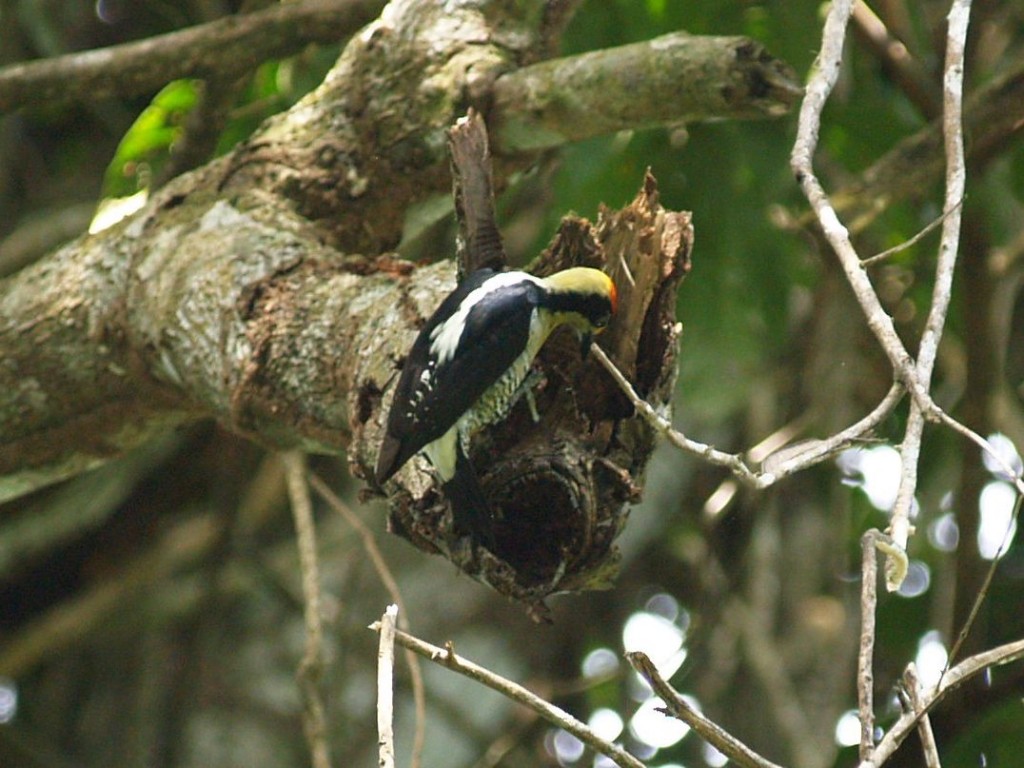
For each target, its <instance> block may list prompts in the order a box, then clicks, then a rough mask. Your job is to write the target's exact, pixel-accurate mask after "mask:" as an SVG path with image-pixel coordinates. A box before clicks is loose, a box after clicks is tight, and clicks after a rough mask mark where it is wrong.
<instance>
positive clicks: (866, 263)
mask: <svg viewBox="0 0 1024 768" xmlns="http://www.w3.org/2000/svg"><path fill="white" fill-rule="evenodd" d="M963 204H964V201H963V198H960V201H959V202H958V203H957V204H956V207H955V208H950V209H949V210H948V211H943V212H942V214H941V215H939V216H937V217H936V218H934V219H932V220H931V221H929V222H928V224H927V225H926V226H925V227H924V229H922V230H921V231H920V232H918V233H917V234H916V235H914V236H913V237H911V238H910V239H909V240H904V241H903V242H902V243H900V244H899V245H894V246H893V247H892V248H886V249H885V250H884V251H880V252H879V253H876V254H875V255H874V256H868V258H866V259H862V260H861V262H860V263H861V266H863V267H870V266H872V265H874V264H877V263H878V262H880V261H884V260H885V259H887V258H889V257H890V256H893V255H895V254H897V253H900V252H901V251H905V250H907V249H908V248H912V247H913V246H915V245H917V244H918V243H919V242H921V240H923V239H924V238H925V237H926V236H927V235H928V234H929V233H930V232H931V231H932V230H934V229H937V228H938V227H939V226H940V225H941V224H942V223H943V222H944V221H945V220H946V218H947V217H948V216H949V214H951V213H952V212H953V211H954V210H957V209H959V208H961V207H962V206H963Z"/></svg>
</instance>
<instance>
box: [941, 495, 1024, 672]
mask: <svg viewBox="0 0 1024 768" xmlns="http://www.w3.org/2000/svg"><path fill="white" fill-rule="evenodd" d="M1018 482H1019V480H1018ZM1022 502H1024V495H1021V494H1020V493H1018V494H1017V500H1016V502H1015V503H1014V505H1013V513H1012V514H1011V515H1010V520H1009V521H1008V522H1007V524H1006V530H1005V531H1004V532H1003V540H1002V541H1001V542H999V549H998V550H997V551H996V555H995V557H993V558H992V562H991V563H989V566H988V570H987V571H986V572H985V579H984V580H983V581H982V583H981V587H979V588H978V594H977V595H975V596H974V602H973V603H972V604H971V612H970V613H969V614H967V620H966V621H965V622H964V625H963V627H961V629H960V632H959V633H958V634H957V637H956V642H954V643H953V647H952V648H950V650H949V657H948V661H947V662H946V665H947V669H946V670H943V672H942V674H943V675H945V674H946V671H947V670H948V665H949V664H952V663H953V662H954V661H955V660H956V657H957V656H958V655H959V654H960V649H961V648H962V647H963V645H964V643H965V642H967V636H968V635H969V634H970V633H971V627H973V626H974V622H975V620H976V619H977V618H978V611H980V610H981V605H982V603H984V602H985V598H986V597H987V596H988V590H989V588H990V587H991V586H992V579H993V578H994V577H995V575H996V568H997V567H998V566H999V561H1000V560H1002V559H1003V555H1005V554H1006V549H1007V547H1009V546H1010V540H1011V538H1012V537H1011V534H1012V533H1013V531H1014V523H1016V522H1017V518H1018V517H1019V516H1020V509H1021V503H1022Z"/></svg>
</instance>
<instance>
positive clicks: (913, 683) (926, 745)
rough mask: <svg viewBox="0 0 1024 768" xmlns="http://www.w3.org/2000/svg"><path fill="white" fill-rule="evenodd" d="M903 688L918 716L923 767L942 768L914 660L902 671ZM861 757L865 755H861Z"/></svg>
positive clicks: (918, 732) (913, 710)
mask: <svg viewBox="0 0 1024 768" xmlns="http://www.w3.org/2000/svg"><path fill="white" fill-rule="evenodd" d="M903 690H904V691H905V692H906V695H907V703H908V704H910V709H911V711H912V712H913V713H914V714H915V715H917V716H918V717H919V718H920V719H919V720H918V721H917V735H918V737H919V738H920V739H921V749H922V751H923V752H924V763H925V768H942V765H941V763H940V761H939V748H938V746H937V745H936V743H935V734H934V733H933V732H932V721H931V718H930V717H928V713H927V712H925V711H924V706H923V705H922V703H921V683H920V681H919V680H918V678H917V666H916V665H915V664H914V662H910V664H908V665H907V668H906V669H905V670H904V671H903ZM869 754H870V753H869ZM861 757H862V758H864V757H866V756H865V755H861Z"/></svg>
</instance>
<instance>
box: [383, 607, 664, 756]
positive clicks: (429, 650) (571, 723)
mask: <svg viewBox="0 0 1024 768" xmlns="http://www.w3.org/2000/svg"><path fill="white" fill-rule="evenodd" d="M380 628H381V625H380V622H374V623H373V624H371V625H370V629H372V630H374V631H375V632H379V631H380ZM395 642H397V643H398V644H399V645H401V646H402V647H403V648H408V649H409V650H411V651H414V652H415V653H417V654H419V655H420V656H422V657H423V658H425V659H429V660H430V661H433V662H434V663H435V664H440V665H441V666H443V667H447V668H448V669H451V670H453V671H455V672H458V673H459V674H460V675H465V676H466V677H468V678H470V679H471V680H476V681H477V682H478V683H482V684H483V685H486V686H487V687H488V688H490V689H492V690H495V691H497V692H498V693H500V694H502V695H503V696H506V697H507V698H510V699H512V700H513V701H515V702H518V703H519V704H522V705H523V706H525V707H527V708H529V709H531V710H533V711H534V712H536V713H537V714H538V715H540V716H541V717H543V718H544V719H545V720H547V721H548V722H549V723H552V724H553V725H557V726H558V727H559V728H563V729H564V730H566V731H568V732H569V733H571V734H572V735H573V736H575V737H576V738H577V739H579V740H580V741H582V742H583V743H584V744H586V745H588V746H590V747H591V748H593V749H594V750H596V751H597V752H600V753H601V754H602V755H605V756H606V757H608V758H609V759H610V760H612V761H613V762H614V763H615V764H616V765H619V766H621V767H622V768H644V765H643V763H641V762H640V761H639V760H637V759H636V758H635V757H633V755H631V754H629V753H628V752H627V751H626V750H624V749H623V748H622V747H620V746H619V745H617V744H612V743H610V742H607V741H605V740H604V739H602V738H600V737H599V736H598V735H597V734H596V733H594V732H593V731H592V730H591V729H590V728H589V727H588V726H587V725H586V723H582V722H580V721H579V720H577V719H576V718H575V717H573V716H572V715H570V714H569V713H568V712H566V711H565V710H563V709H560V708H558V707H556V706H555V705H554V704H550V703H548V702H547V701H545V700H544V699H542V698H541V697H540V696H538V695H537V694H535V693H533V692H532V691H529V690H527V689H526V688H524V687H523V686H521V685H519V684H518V683H514V682H512V681H511V680H508V679H506V678H504V677H501V676H500V675H496V674H495V673H493V672H491V671H490V670H488V669H484V668H483V667H481V666H480V665H478V664H474V663H473V662H471V661H469V660H467V659H464V658H462V657H461V656H457V655H456V654H455V651H454V650H453V649H452V646H451V643H448V645H447V647H445V648H439V647H438V646H436V645H431V644H430V643H427V642H425V641H423V640H420V639H419V638H417V637H413V636H412V635H410V634H407V633H405V632H401V631H399V632H396V633H395Z"/></svg>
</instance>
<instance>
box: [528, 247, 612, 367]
mask: <svg viewBox="0 0 1024 768" xmlns="http://www.w3.org/2000/svg"><path fill="white" fill-rule="evenodd" d="M544 285H545V288H546V289H547V296H546V302H545V303H546V306H547V308H548V309H549V310H551V312H552V313H553V314H554V316H555V318H556V322H558V323H565V324H567V325H569V326H571V327H573V328H574V329H576V332H577V333H579V335H580V339H581V341H582V344H583V348H582V350H583V354H584V355H586V353H587V352H588V351H589V350H590V342H591V339H592V337H593V336H594V335H596V334H598V333H601V332H602V331H603V330H604V329H605V328H607V327H608V323H609V322H611V319H612V316H613V315H614V314H615V311H616V310H617V309H618V301H619V297H618V293H617V291H616V290H615V283H613V282H612V279H611V278H610V277H608V275H606V274H605V273H604V272H602V271H601V270H599V269H592V268H590V267H573V268H571V269H564V270H562V271H561V272H556V273H555V274H553V275H550V276H548V277H545V278H544Z"/></svg>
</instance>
